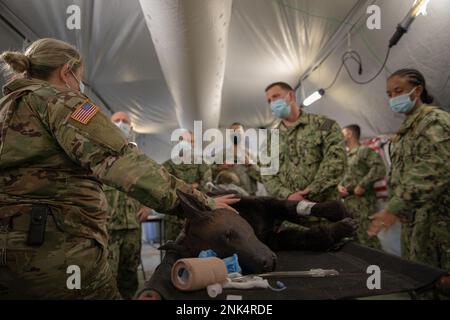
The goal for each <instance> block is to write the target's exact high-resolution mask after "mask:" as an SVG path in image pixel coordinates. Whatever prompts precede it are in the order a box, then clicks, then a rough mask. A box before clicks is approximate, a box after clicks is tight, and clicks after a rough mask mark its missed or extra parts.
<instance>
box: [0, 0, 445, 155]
mask: <svg viewBox="0 0 450 320" xmlns="http://www.w3.org/2000/svg"><path fill="white" fill-rule="evenodd" d="M413 2H414V0H395V1H392V0H378V1H376V0H140V1H139V0H127V1H123V0H22V1H14V0H0V9H1V11H0V12H1V16H2V20H1V21H0V30H1V33H0V49H1V50H2V51H3V50H6V49H21V48H22V46H23V43H22V39H21V37H20V36H19V35H18V33H21V34H23V35H25V36H26V37H27V38H29V39H30V40H35V39H36V38H41V37H55V38H59V39H62V40H65V41H68V42H70V43H73V44H74V45H76V46H77V47H78V48H79V49H80V50H81V52H82V54H83V56H84V57H85V59H86V80H87V82H88V84H89V87H90V89H91V90H89V92H88V94H89V95H91V96H92V97H93V99H94V100H95V101H96V102H98V103H99V104H101V105H103V106H105V107H106V108H107V109H109V110H110V111H118V110H127V111H129V112H130V114H131V115H132V118H133V121H134V127H135V129H136V131H137V132H138V133H140V134H141V135H140V137H139V138H140V139H139V140H140V142H142V143H141V144H142V145H143V146H144V148H147V151H149V153H150V154H151V155H152V156H154V157H155V158H156V159H157V160H160V161H161V160H164V159H165V158H167V157H168V156H169V152H168V148H169V146H170V140H169V139H170V132H171V131H172V130H173V129H174V128H177V127H180V126H183V127H192V125H193V121H194V120H203V125H204V127H217V126H220V127H226V126H228V125H229V124H230V123H232V122H234V121H239V122H242V123H244V124H246V125H248V126H251V127H259V126H267V125H270V124H271V123H272V122H273V121H274V119H273V118H272V116H271V114H270V110H269V107H268V106H267V103H266V101H265V97H264V88H265V86H266V85H267V84H269V83H271V82H274V81H280V80H282V81H287V82H289V83H291V84H292V85H296V84H297V83H298V81H299V79H300V78H301V77H302V76H304V75H305V74H308V75H309V76H308V77H307V78H306V79H305V80H304V81H302V86H301V88H300V91H301V92H302V94H303V96H304V95H305V94H306V95H307V94H310V93H311V92H313V91H315V90H317V89H318V88H321V87H326V86H327V85H328V84H329V83H330V82H331V81H332V79H333V78H334V76H335V74H336V71H337V69H338V67H339V61H340V57H341V55H342V53H343V52H345V50H347V34H348V32H349V30H352V31H351V46H352V48H353V49H355V50H357V51H358V52H359V53H360V54H361V56H362V59H363V66H364V73H363V75H362V76H361V77H359V76H358V75H357V72H356V70H357V68H356V67H355V69H354V70H353V72H354V74H355V76H356V77H359V79H367V78H369V77H370V76H371V75H373V74H374V73H375V72H376V71H377V70H378V69H379V67H380V60H382V58H383V57H384V55H385V52H386V50H387V43H388V41H389V38H390V37H391V35H392V34H393V32H394V31H395V27H396V24H397V23H399V22H400V21H401V20H402V19H403V17H404V16H405V14H406V13H407V12H408V10H409V8H410V7H411V5H412V3H413ZM372 3H375V4H377V5H379V6H380V7H381V12H382V15H381V19H382V29H381V30H368V29H367V28H366V27H365V23H366V19H367V17H368V15H367V13H366V8H367V6H368V5H370V4H372ZM72 4H77V5H79V6H80V8H81V12H82V16H81V20H82V25H81V30H68V29H67V28H66V18H67V16H68V15H67V14H66V9H67V7H68V6H69V5H72ZM428 13H429V14H428V16H425V17H418V18H417V19H416V21H415V22H414V23H413V25H412V27H411V29H410V31H409V32H408V33H407V34H406V35H405V36H404V38H403V39H402V40H401V41H400V44H399V45H398V46H396V47H394V48H393V51H392V54H391V56H390V58H389V61H388V63H387V70H388V71H390V72H392V71H394V70H395V69H398V68H402V67H415V68H418V69H420V70H421V71H422V72H423V73H424V74H425V76H426V78H427V80H428V82H429V87H430V91H431V92H432V93H433V94H434V95H435V96H436V97H437V98H438V102H439V104H440V105H443V106H448V105H450V97H449V91H450V84H449V83H448V79H449V76H450V55H449V54H448V52H449V49H450V37H448V32H449V31H450V19H448V17H449V16H450V1H448V0H431V1H430V4H429V6H428ZM8 23H9V25H8ZM319 62H323V63H322V64H320V66H319V67H317V66H318V63H319ZM350 64H351V63H350ZM313 67H317V69H316V70H315V71H314V72H312V73H310V72H309V71H310V70H311V69H312V68H313ZM387 74H388V72H384V73H382V74H381V75H380V77H379V78H378V79H377V80H375V81H374V82H372V83H370V84H368V85H364V86H361V85H357V84H355V83H353V82H352V81H351V80H350V78H349V77H348V75H347V74H345V72H342V73H341V75H340V77H339V79H338V81H337V82H336V85H335V86H334V87H333V88H331V90H329V91H327V92H326V96H325V97H324V98H323V99H322V100H320V101H319V102H317V103H316V104H313V105H312V106H311V107H310V108H309V111H311V112H316V113H320V114H325V115H327V116H330V117H332V118H334V119H336V120H337V121H338V122H339V123H340V124H341V125H346V124H349V123H359V124H360V125H361V126H362V127H363V133H364V135H366V136H371V135H374V134H380V133H386V132H393V131H395V130H396V128H397V127H398V125H399V123H400V121H401V118H400V117H398V116H396V115H394V114H393V113H392V112H391V111H390V110H389V108H388V107H387V98H386V96H385V80H386V75H387Z"/></svg>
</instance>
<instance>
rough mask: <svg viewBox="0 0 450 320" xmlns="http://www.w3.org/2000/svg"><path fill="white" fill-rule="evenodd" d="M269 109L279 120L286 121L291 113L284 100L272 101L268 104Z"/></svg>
mask: <svg viewBox="0 0 450 320" xmlns="http://www.w3.org/2000/svg"><path fill="white" fill-rule="evenodd" d="M270 107H271V109H272V114H273V115H274V116H275V117H277V118H280V119H286V118H287V117H289V114H290V113H291V107H290V106H289V104H288V103H287V102H286V100H284V99H279V100H276V101H273V102H272V103H271V104H270Z"/></svg>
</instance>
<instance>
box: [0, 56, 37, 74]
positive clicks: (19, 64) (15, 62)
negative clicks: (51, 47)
mask: <svg viewBox="0 0 450 320" xmlns="http://www.w3.org/2000/svg"><path fill="white" fill-rule="evenodd" d="M0 59H1V60H3V61H4V62H5V63H6V64H8V66H9V67H10V68H11V69H12V70H13V71H14V72H17V73H24V72H25V71H28V70H29V69H30V64H31V63H30V59H29V58H28V57H27V56H26V55H24V54H23V53H21V52H16V51H6V52H4V53H2V54H1V56H0Z"/></svg>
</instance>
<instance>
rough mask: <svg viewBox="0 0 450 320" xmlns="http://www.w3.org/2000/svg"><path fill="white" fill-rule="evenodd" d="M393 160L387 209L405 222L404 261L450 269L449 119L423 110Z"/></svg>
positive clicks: (402, 135)
mask: <svg viewBox="0 0 450 320" xmlns="http://www.w3.org/2000/svg"><path fill="white" fill-rule="evenodd" d="M391 160H392V168H391V172H390V174H389V201H388V203H387V205H386V209H387V210H388V211H389V212H391V213H393V214H396V215H398V216H399V217H401V218H402V219H403V221H404V222H406V223H403V226H402V255H403V257H404V258H406V259H409V260H412V261H417V262H421V263H426V264H429V265H432V266H435V267H438V268H442V269H445V270H449V271H450V192H449V190H450V115H449V114H448V113H447V112H445V111H443V110H440V109H438V108H436V107H430V106H426V105H422V106H421V107H419V108H418V109H417V110H416V111H414V112H413V114H411V115H409V116H408V117H407V118H406V120H405V121H404V122H403V124H402V126H401V129H400V130H399V131H398V133H397V135H396V136H395V137H394V139H393V145H392V148H391ZM405 219H406V221H405Z"/></svg>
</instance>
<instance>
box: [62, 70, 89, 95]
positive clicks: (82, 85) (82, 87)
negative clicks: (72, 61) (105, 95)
mask: <svg viewBox="0 0 450 320" xmlns="http://www.w3.org/2000/svg"><path fill="white" fill-rule="evenodd" d="M70 73H71V74H72V76H73V77H74V78H75V80H77V82H78V87H79V90H80V92H81V93H84V89H85V86H84V83H83V81H80V80H78V78H77V76H76V75H75V74H74V73H73V72H72V70H70ZM66 86H67V87H68V88H69V89H72V88H70V87H69V86H68V85H67V83H66Z"/></svg>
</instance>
